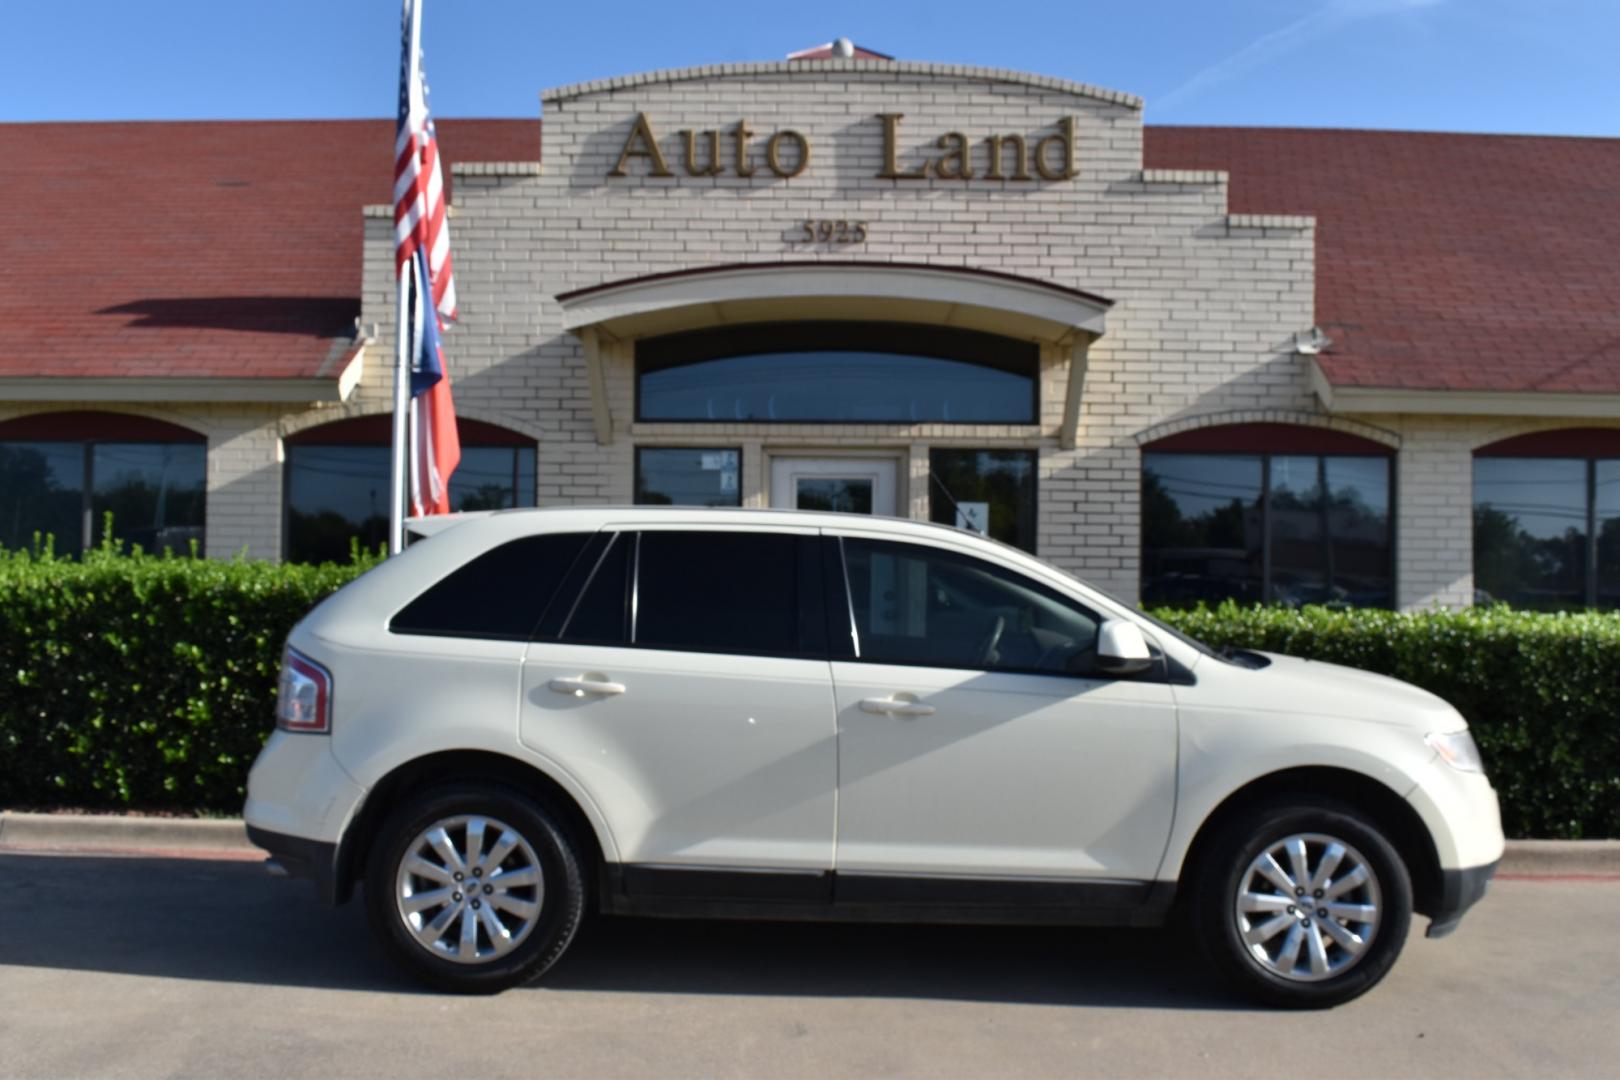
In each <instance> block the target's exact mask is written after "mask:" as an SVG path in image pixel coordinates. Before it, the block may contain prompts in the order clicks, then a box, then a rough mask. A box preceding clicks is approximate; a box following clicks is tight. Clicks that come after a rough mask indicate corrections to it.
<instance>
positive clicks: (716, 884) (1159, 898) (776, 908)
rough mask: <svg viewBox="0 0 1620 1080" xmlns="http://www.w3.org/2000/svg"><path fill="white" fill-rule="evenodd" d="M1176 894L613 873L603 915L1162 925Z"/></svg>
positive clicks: (1171, 888) (872, 877)
mask: <svg viewBox="0 0 1620 1080" xmlns="http://www.w3.org/2000/svg"><path fill="white" fill-rule="evenodd" d="M1175 891H1176V887H1175V883H1174V882H1169V881H1050V880H1042V879H1030V878H1021V879H997V878H967V877H945V876H923V875H916V876H906V875H879V874H839V873H836V872H834V871H791V870H781V871H779V870H733V869H713V870H710V869H700V868H692V867H666V866H625V865H609V866H607V867H604V874H603V881H602V890H601V896H602V904H601V906H602V910H603V911H604V912H605V913H607V914H611V915H639V916H650V917H655V918H689V919H781V920H789V921H817V922H897V923H898V922H911V923H980V924H1007V925H1018V924H1023V925H1049V926H1162V925H1163V924H1164V922H1165V919H1166V917H1167V915H1168V914H1169V911H1170V907H1171V904H1172V903H1173V902H1174V900H1175Z"/></svg>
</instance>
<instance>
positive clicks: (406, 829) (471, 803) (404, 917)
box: [366, 784, 584, 993]
mask: <svg viewBox="0 0 1620 1080" xmlns="http://www.w3.org/2000/svg"><path fill="white" fill-rule="evenodd" d="M583 910H584V886H583V879H582V876H581V873H580V863H579V856H578V854H577V851H576V848H575V846H574V844H573V842H572V841H571V840H570V839H569V837H568V834H567V832H566V831H565V830H564V828H563V827H562V826H561V825H560V824H559V823H558V821H557V820H556V819H555V818H554V817H553V815H551V814H550V813H548V812H547V811H546V809H545V808H544V807H543V806H541V805H540V804H539V803H537V802H535V801H534V800H532V799H530V798H528V797H527V796H525V795H522V794H520V793H518V792H516V791H511V790H508V789H506V788H501V787H495V786H484V785H472V784H465V785H456V786H451V787H441V788H435V789H433V790H431V791H428V792H426V793H424V794H423V795H421V796H419V797H418V798H416V799H414V800H412V801H410V802H408V803H406V804H404V805H402V806H400V807H399V808H398V809H397V810H395V811H394V813H392V814H391V815H390V816H389V818H388V820H387V821H386V822H385V823H384V825H383V827H382V829H381V831H380V832H379V833H378V836H377V840H376V842H375V843H374V844H373V845H372V850H371V857H370V860H369V862H368V864H367V868H366V911H367V915H368V916H369V918H370V920H371V925H372V928H373V930H375V931H376V932H377V935H378V936H379V937H380V938H381V939H382V942H383V945H384V947H385V948H387V950H388V951H389V952H390V953H391V954H392V955H393V956H394V958H395V959H397V960H398V961H400V962H401V963H403V964H404V965H405V966H406V967H407V968H409V969H410V970H411V971H412V973H413V974H415V975H416V976H417V977H418V978H421V979H423V980H424V981H426V982H427V983H429V984H431V985H433V986H435V987H437V988H439V989H442V990H454V991H460V992H471V993H490V992H494V991H497V990H504V989H506V988H507V987H510V986H516V985H518V984H520V983H524V982H527V981H529V980H531V979H534V978H537V977H538V976H539V975H540V974H541V973H542V972H544V971H545V970H546V969H547V968H549V967H550V966H551V965H552V964H553V963H555V962H556V960H557V958H558V957H560V956H561V955H562V954H563V951H564V950H565V949H567V948H568V944H569V942H570V941H572V940H573V937H574V932H575V931H576V930H577V929H578V928H579V922H580V918H581V915H582V913H583Z"/></svg>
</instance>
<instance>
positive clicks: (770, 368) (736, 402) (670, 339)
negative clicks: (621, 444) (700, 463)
mask: <svg viewBox="0 0 1620 1080" xmlns="http://www.w3.org/2000/svg"><path fill="white" fill-rule="evenodd" d="M1039 368H1040V364H1039V350H1038V349H1037V347H1036V346H1035V345H1033V344H1031V343H1029V342H1025V341H1018V340H1016V339H1013V338H1005V337H1001V336H999V335H996V334H986V333H982V332H979V331H972V330H955V329H951V328H948V327H938V326H921V325H910V324H903V323H861V322H799V323H757V324H750V325H745V326H734V327H721V328H718V329H712V330H697V331H690V332H687V333H681V334H670V335H667V336H664V337H656V338H647V339H645V340H643V341H639V342H637V343H636V387H637V395H636V418H637V419H638V420H644V421H699V422H702V421H709V422H721V423H726V422H730V423H736V422H744V423H767V424H774V423H825V422H838V423H857V424H917V423H969V424H985V423H1003V424H1032V423H1035V422H1036V419H1037V415H1036V409H1037V400H1036V399H1037V386H1038V382H1039V379H1038V375H1039Z"/></svg>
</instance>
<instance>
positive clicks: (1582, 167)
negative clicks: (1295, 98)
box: [1144, 126, 1620, 393]
mask: <svg viewBox="0 0 1620 1080" xmlns="http://www.w3.org/2000/svg"><path fill="white" fill-rule="evenodd" d="M1144 157H1145V158H1146V165H1147V167H1148V168H1180V169H1226V170H1228V171H1230V173H1231V177H1232V179H1231V200H1230V201H1231V209H1232V211H1233V212H1235V213H1269V214H1314V215H1316V219H1317V243H1316V318H1317V322H1318V323H1320V324H1321V326H1322V328H1323V330H1324V331H1326V333H1327V335H1328V336H1329V337H1330V338H1332V339H1333V342H1334V344H1333V346H1332V348H1331V349H1329V350H1328V351H1327V352H1326V353H1324V354H1322V355H1321V356H1320V357H1318V360H1319V361H1320V363H1321V366H1322V370H1323V373H1324V374H1325V375H1326V376H1327V378H1328V381H1329V382H1331V383H1332V384H1333V385H1334V386H1338V387H1380V388H1398V389H1409V390H1501V391H1558V392H1566V393H1571V392H1573V393H1580V392H1586V393H1592V392H1600V391H1601V392H1606V393H1615V392H1620V139H1576V138H1549V137H1539V136H1517V135H1446V134H1424V133H1409V132H1382V131H1331V130H1287V129H1263V128H1184V127H1157V126H1154V127H1149V128H1148V129H1147V136H1146V149H1145V152H1144Z"/></svg>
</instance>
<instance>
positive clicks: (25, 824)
mask: <svg viewBox="0 0 1620 1080" xmlns="http://www.w3.org/2000/svg"><path fill="white" fill-rule="evenodd" d="M0 851H11V852H20V851H51V852H68V853H72V852H83V853H91V852H98V853H102V852H105V853H119V854H156V853H160V852H161V853H163V854H165V855H172V854H193V855H197V856H206V857H215V858H236V859H245V858H258V857H259V856H261V855H263V852H261V851H260V850H259V849H258V848H256V847H254V846H253V845H252V844H250V843H248V838H247V832H246V830H245V829H244V828H243V826H242V822H241V821H240V820H239V819H236V818H214V819H205V818H145V817H118V816H113V815H107V814H26V813H19V812H17V811H12V810H8V811H4V812H0ZM1498 872H1499V873H1500V874H1501V875H1502V876H1503V877H1570V876H1573V877H1591V876H1601V877H1617V878H1620V840H1509V841H1508V844H1507V853H1506V854H1505V855H1503V857H1502V865H1501V867H1500V868H1499V871H1498Z"/></svg>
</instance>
